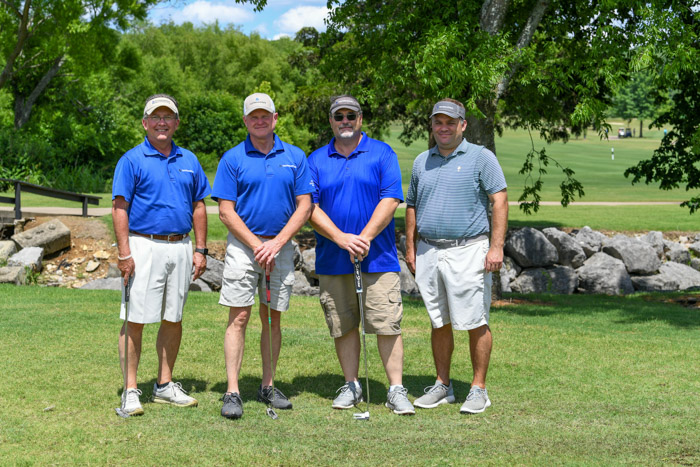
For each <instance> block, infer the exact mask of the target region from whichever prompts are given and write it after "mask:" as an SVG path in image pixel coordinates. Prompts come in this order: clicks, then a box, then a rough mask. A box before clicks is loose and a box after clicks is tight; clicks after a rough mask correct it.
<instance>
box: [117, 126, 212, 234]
mask: <svg viewBox="0 0 700 467" xmlns="http://www.w3.org/2000/svg"><path fill="white" fill-rule="evenodd" d="M209 193H211V188H210V187H209V181H208V180H207V176H206V175H205V174H204V170H202V166H201V165H200V164H199V161H198V160H197V156H195V155H194V154H193V153H192V152H190V151H188V150H187V149H184V148H181V147H179V146H177V145H176V144H175V143H174V142H173V143H172V150H171V152H170V157H165V156H163V155H161V154H160V153H159V152H158V150H157V149H156V148H154V147H153V146H152V145H151V143H150V142H149V141H148V138H147V137H146V138H144V142H143V143H141V144H139V145H138V146H136V147H135V148H132V149H130V150H129V151H127V152H126V153H125V154H124V155H123V156H122V157H121V159H119V162H117V167H116V168H115V169H114V180H113V181H112V199H114V198H116V197H117V196H123V197H124V199H125V200H126V202H127V203H129V207H128V208H127V214H128V215H129V229H130V230H133V231H135V232H141V233H147V234H156V235H167V234H171V233H176V234H183V233H187V232H189V231H190V230H192V212H193V210H194V207H193V205H194V202H195V201H200V200H203V199H204V198H206V197H207V196H208V195H209Z"/></svg>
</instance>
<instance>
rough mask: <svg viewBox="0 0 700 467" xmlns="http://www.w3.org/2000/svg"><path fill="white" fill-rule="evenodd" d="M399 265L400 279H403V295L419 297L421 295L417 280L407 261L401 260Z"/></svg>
mask: <svg viewBox="0 0 700 467" xmlns="http://www.w3.org/2000/svg"><path fill="white" fill-rule="evenodd" d="M399 266H400V267H401V271H399V280H400V281H401V293H402V294H403V295H410V296H412V297H417V296H419V295H420V292H419V291H418V286H417V285H416V280H415V279H414V277H413V274H411V271H410V270H409V269H408V266H407V265H406V262H405V261H403V260H399Z"/></svg>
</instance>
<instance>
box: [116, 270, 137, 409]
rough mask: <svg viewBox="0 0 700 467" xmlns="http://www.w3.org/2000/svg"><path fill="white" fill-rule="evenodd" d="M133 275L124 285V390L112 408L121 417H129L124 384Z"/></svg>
mask: <svg viewBox="0 0 700 467" xmlns="http://www.w3.org/2000/svg"><path fill="white" fill-rule="evenodd" d="M132 280H133V276H129V280H127V281H126V285H125V286H124V370H123V373H124V391H123V392H122V404H121V406H119V407H117V408H116V409H114V410H115V411H116V412H117V415H119V416H120V417H122V418H129V417H130V415H129V413H128V412H127V411H126V385H127V383H128V376H129V295H130V292H131V282H132Z"/></svg>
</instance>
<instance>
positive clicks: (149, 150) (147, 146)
mask: <svg viewBox="0 0 700 467" xmlns="http://www.w3.org/2000/svg"><path fill="white" fill-rule="evenodd" d="M170 144H171V148H172V149H171V150H170V154H169V155H170V156H173V157H175V156H181V155H182V150H181V149H180V146H178V145H177V144H175V141H171V142H170ZM143 153H144V154H145V155H146V156H160V157H163V158H165V159H167V156H164V155H163V154H161V153H160V151H158V150H157V149H156V148H155V147H153V145H152V144H151V142H150V141H149V140H148V136H146V137H144V141H143Z"/></svg>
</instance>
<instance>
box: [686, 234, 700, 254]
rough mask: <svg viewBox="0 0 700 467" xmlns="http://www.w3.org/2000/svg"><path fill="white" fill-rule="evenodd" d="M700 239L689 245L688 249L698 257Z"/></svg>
mask: <svg viewBox="0 0 700 467" xmlns="http://www.w3.org/2000/svg"><path fill="white" fill-rule="evenodd" d="M698 235H700V234H698ZM697 238H698V237H695V239H696V241H695V243H691V244H690V245H688V249H689V250H690V251H692V252H693V253H695V254H696V255H697V256H700V241H698V240H697Z"/></svg>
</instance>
